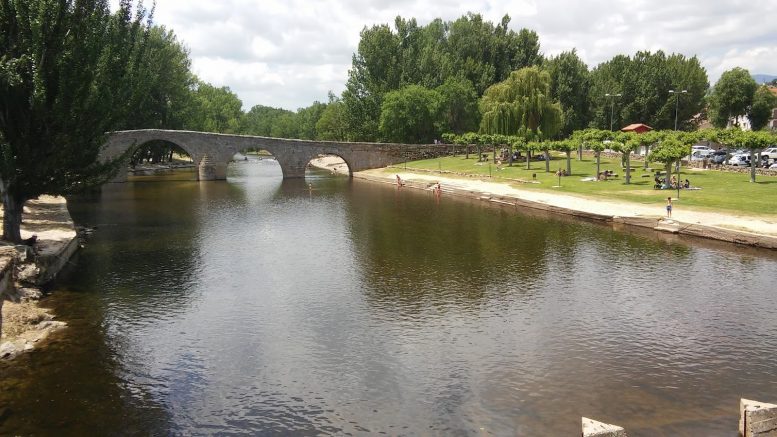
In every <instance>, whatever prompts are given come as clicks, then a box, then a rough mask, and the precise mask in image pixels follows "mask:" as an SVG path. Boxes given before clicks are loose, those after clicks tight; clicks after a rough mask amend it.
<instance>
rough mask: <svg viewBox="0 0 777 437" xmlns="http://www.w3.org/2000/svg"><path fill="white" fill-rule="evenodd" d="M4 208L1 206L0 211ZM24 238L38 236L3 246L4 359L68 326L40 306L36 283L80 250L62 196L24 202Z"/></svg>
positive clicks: (0, 352) (0, 354)
mask: <svg viewBox="0 0 777 437" xmlns="http://www.w3.org/2000/svg"><path fill="white" fill-rule="evenodd" d="M1 214H2V209H0V215H1ZM21 233H22V238H23V239H27V238H31V237H32V236H36V237H37V240H36V242H35V244H34V246H33V247H32V248H29V247H26V246H13V245H5V246H3V247H2V248H0V253H1V254H2V256H0V264H2V265H0V271H2V272H4V277H3V287H2V290H0V311H1V313H0V314H2V318H0V359H11V358H14V357H16V356H17V355H19V354H21V353H24V352H29V351H31V350H33V349H35V348H36V347H38V346H39V345H40V344H42V342H43V340H44V339H46V338H47V337H48V336H49V335H50V334H51V333H53V332H55V331H58V330H60V329H62V328H64V327H65V326H66V324H65V323H64V322H60V321H55V320H53V319H54V315H53V314H52V313H50V312H49V310H47V309H43V308H41V307H40V305H39V301H40V299H41V297H42V296H43V294H42V292H41V290H40V289H39V288H38V287H39V286H41V285H42V284H45V283H46V282H49V281H50V280H52V279H53V278H54V277H55V276H56V275H57V274H58V273H59V271H60V270H62V268H63V267H64V266H65V264H67V262H68V261H69V260H70V258H71V257H72V256H73V255H74V254H75V252H76V250H77V249H78V239H77V233H76V230H75V226H74V224H73V221H72V220H71V218H70V214H69V213H68V211H67V202H66V201H65V199H64V198H63V197H54V196H41V197H40V198H39V199H36V200H31V201H29V202H27V204H26V205H25V207H24V217H23V223H22V232H21Z"/></svg>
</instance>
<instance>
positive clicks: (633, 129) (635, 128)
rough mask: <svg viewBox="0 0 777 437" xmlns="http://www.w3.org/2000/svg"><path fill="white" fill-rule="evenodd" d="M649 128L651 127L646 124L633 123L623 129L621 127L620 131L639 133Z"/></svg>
mask: <svg viewBox="0 0 777 437" xmlns="http://www.w3.org/2000/svg"><path fill="white" fill-rule="evenodd" d="M650 130H653V128H652V127H650V126H648V125H646V124H642V123H635V124H630V125H628V126H626V127H624V128H623V129H621V132H634V133H638V134H641V133H643V132H647V131H650Z"/></svg>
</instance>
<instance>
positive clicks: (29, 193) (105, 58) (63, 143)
mask: <svg viewBox="0 0 777 437" xmlns="http://www.w3.org/2000/svg"><path fill="white" fill-rule="evenodd" d="M133 9H134V7H133V5H132V2H131V0H122V1H121V2H120V4H119V9H118V11H117V12H116V13H114V14H111V13H110V11H109V10H108V5H107V2H106V1H104V0H102V1H101V0H92V1H88V0H84V1H79V2H69V1H64V0H60V1H57V0H5V1H2V2H0V29H2V30H1V31H0V53H1V55H0V138H2V140H1V141H0V192H2V199H3V208H4V216H3V238H4V239H6V240H9V241H12V242H17V243H18V242H20V241H21V235H20V224H21V218H22V208H23V206H24V204H25V202H27V200H30V199H34V198H36V197H38V196H39V195H41V194H52V195H66V194H71V193H74V192H77V191H81V190H83V189H85V188H87V187H89V186H92V185H95V184H99V183H101V182H103V181H105V180H106V179H107V178H109V177H110V176H111V172H112V171H113V170H115V169H116V166H115V165H114V164H103V163H100V162H98V160H97V157H98V153H99V151H100V148H101V146H102V145H103V144H104V139H105V132H108V131H111V130H114V129H116V128H117V127H120V126H122V125H125V124H126V120H127V119H128V117H129V116H130V115H132V114H134V113H135V112H136V111H137V110H138V108H140V107H142V102H143V100H144V99H145V98H146V97H147V95H146V93H145V92H146V90H147V89H148V86H149V82H148V81H153V75H149V74H147V73H148V72H147V71H146V67H147V64H146V63H144V62H142V59H143V56H144V53H145V49H146V47H147V35H148V32H149V27H150V25H149V22H148V21H146V18H147V16H146V12H145V10H143V9H142V8H141V7H138V8H137V9H135V12H134V13H133Z"/></svg>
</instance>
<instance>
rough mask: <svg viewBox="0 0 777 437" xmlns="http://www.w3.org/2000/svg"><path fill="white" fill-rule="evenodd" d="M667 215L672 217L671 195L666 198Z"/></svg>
mask: <svg viewBox="0 0 777 437" xmlns="http://www.w3.org/2000/svg"><path fill="white" fill-rule="evenodd" d="M666 216H667V218H672V198H671V197H667V198H666Z"/></svg>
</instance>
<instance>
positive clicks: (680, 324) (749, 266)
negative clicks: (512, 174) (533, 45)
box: [0, 160, 777, 436]
mask: <svg viewBox="0 0 777 437" xmlns="http://www.w3.org/2000/svg"><path fill="white" fill-rule="evenodd" d="M309 176H310V177H309V178H308V179H307V180H305V181H301V180H296V181H295V180H288V181H284V180H282V178H281V174H280V169H279V167H278V166H277V163H275V162H274V161H271V160H263V161H253V160H252V161H248V162H240V163H237V164H234V165H232V166H231V167H230V170H229V179H228V181H227V182H208V183H198V182H196V181H192V180H191V179H192V177H193V174H192V173H180V172H179V173H174V174H171V175H169V176H167V177H161V178H135V179H134V180H133V181H132V182H130V183H127V184H117V185H110V186H106V187H104V189H103V190H102V192H101V194H96V195H92V196H83V197H81V198H78V199H74V200H72V201H71V202H70V208H71V212H72V215H73V217H74V219H76V220H77V221H78V222H79V223H81V224H85V225H90V226H96V230H95V232H94V233H93V234H92V236H91V237H90V238H89V240H88V241H87V243H86V247H85V249H84V250H82V251H81V253H80V255H79V256H78V258H76V259H75V260H74V261H73V262H72V263H71V264H72V265H71V266H70V267H69V269H68V270H67V272H66V273H65V274H64V276H63V277H62V278H61V279H60V280H59V281H58V282H57V283H56V284H54V286H53V287H52V288H53V290H52V291H54V293H53V294H52V295H51V297H50V298H48V299H47V301H46V305H48V306H50V307H52V308H53V309H54V311H55V312H56V313H57V314H58V317H59V318H60V319H61V320H64V321H66V322H67V323H68V324H69V325H70V328H69V329H67V330H66V331H64V332H62V333H61V334H57V335H56V336H55V337H54V339H53V340H52V342H51V343H50V344H49V346H47V347H46V348H43V349H40V350H38V351H35V352H33V353H31V354H28V355H26V356H23V357H21V358H19V359H18V361H17V362H16V363H14V365H12V366H8V365H4V367H2V368H0V372H2V375H3V376H2V379H1V380H0V434H3V435H6V434H22V435H29V434H36V435H95V434H112V435H124V434H130V435H136V434H141V435H147V434H153V435H202V434H208V435H212V434H219V435H232V434H240V433H249V434H299V435H321V434H330V435H342V434H368V433H369V434H377V433H383V434H388V435H406V434H412V435H418V434H422V435H430V434H431V435H475V434H479V435H559V436H561V435H579V432H580V416H588V417H592V418H596V419H600V420H604V421H608V422H610V423H617V424H619V425H621V426H625V427H626V428H627V430H628V431H629V432H630V435H632V436H640V435H644V436H655V435H667V436H669V435H672V436H675V435H706V436H716V435H721V436H723V435H733V434H734V433H735V432H736V426H737V419H738V402H739V398H740V397H746V398H752V399H757V400H762V401H767V402H768V401H777V299H775V289H777V287H775V277H776V275H777V257H775V255H774V254H773V253H770V252H763V251H758V250H754V249H742V248H736V247H732V246H728V245H722V244H717V243H710V242H705V241H701V240H687V239H679V238H674V237H668V236H663V235H656V234H654V233H652V232H636V231H629V230H613V229H612V228H609V227H605V226H601V225H598V224H593V223H586V222H580V221H575V220H569V219H563V218H559V217H547V216H538V215H536V214H535V215H531V214H525V213H523V212H521V211H515V210H513V209H510V208H499V207H491V206H486V205H483V204H482V203H478V202H477V201H469V200H462V199H452V198H447V197H443V198H442V199H440V200H439V201H437V200H436V199H435V198H434V196H432V195H431V194H430V193H426V192H418V191H413V190H407V189H404V190H397V189H396V188H395V187H391V186H385V185H378V184H372V183H368V182H363V181H350V180H349V179H347V178H343V177H329V176H325V175H323V174H317V173H310V174H309ZM187 179H188V180H187ZM309 183H310V184H312V188H313V189H312V190H311V189H309V187H308V184H309Z"/></svg>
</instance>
